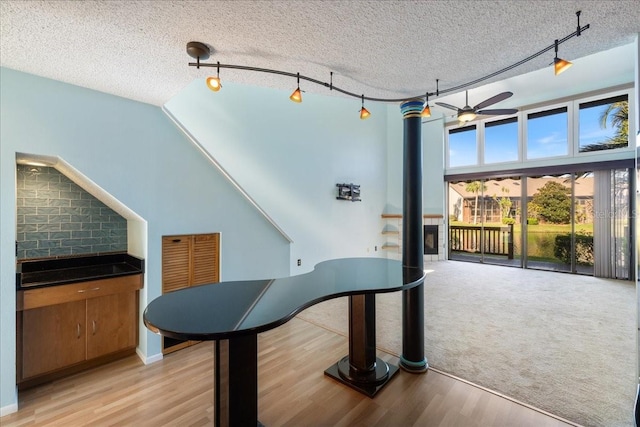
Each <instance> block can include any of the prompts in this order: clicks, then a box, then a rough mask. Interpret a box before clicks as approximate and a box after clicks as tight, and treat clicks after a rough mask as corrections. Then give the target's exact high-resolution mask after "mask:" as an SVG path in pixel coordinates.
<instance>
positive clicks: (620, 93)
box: [573, 89, 636, 158]
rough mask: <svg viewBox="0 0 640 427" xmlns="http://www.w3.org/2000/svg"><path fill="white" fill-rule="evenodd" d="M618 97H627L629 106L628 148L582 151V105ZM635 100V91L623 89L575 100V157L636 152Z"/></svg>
mask: <svg viewBox="0 0 640 427" xmlns="http://www.w3.org/2000/svg"><path fill="white" fill-rule="evenodd" d="M618 96H626V97H627V103H628V105H629V118H630V120H629V132H628V134H627V146H626V147H619V148H609V149H606V150H596V151H583V152H581V151H580V104H586V103H588V102H594V101H600V100H604V99H607V98H615V97H618ZM632 100H633V90H632V89H623V90H617V91H610V92H605V93H600V94H598V95H592V96H588V97H583V98H579V99H575V100H574V101H573V104H574V111H575V118H574V120H573V130H574V135H575V144H574V147H573V156H574V157H577V158H580V157H591V156H594V155H595V156H598V155H600V156H602V155H603V154H604V153H618V152H624V151H631V150H635V149H636V147H635V144H634V143H633V135H635V123H633V120H631V118H632V117H635V105H634V102H633V101H632Z"/></svg>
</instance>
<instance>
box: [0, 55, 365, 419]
mask: <svg viewBox="0 0 640 427" xmlns="http://www.w3.org/2000/svg"><path fill="white" fill-rule="evenodd" d="M225 89H226V88H225ZM0 93H1V94H2V96H1V97H0V102H1V104H0V106H1V115H0V123H2V126H1V127H0V132H1V133H0V190H1V204H0V325H1V329H0V408H7V407H11V406H12V405H15V404H16V402H17V395H16V390H15V375H16V371H15V353H16V343H15V256H14V240H15V236H16V217H15V215H16V205H15V200H16V190H15V187H16V152H22V153H31V154H38V155H48V156H59V157H60V158H62V159H63V160H65V161H66V162H67V163H69V164H70V165H71V166H73V167H74V168H76V169H77V170H78V171H79V172H81V173H82V174H84V175H86V176H87V177H88V178H89V179H91V180H92V181H93V182H94V183H96V184H97V185H98V186H100V187H101V188H102V189H104V190H105V191H106V192H108V193H110V194H111V195H113V196H114V197H115V198H116V199H118V200H119V201H120V202H122V203H123V204H124V205H126V206H128V207H129V208H130V209H131V210H133V211H134V212H136V213H137V214H138V215H140V216H141V217H143V218H144V219H145V220H146V221H147V223H148V229H147V231H146V232H147V235H148V247H147V253H148V255H147V263H146V267H147V274H146V279H147V284H146V288H145V290H144V292H143V294H142V298H146V299H147V301H150V300H152V299H153V298H155V297H157V296H158V295H159V294H160V290H161V288H160V279H161V237H162V236H163V235H168V234H181V233H202V232H210V231H219V232H221V233H222V253H221V271H222V279H223V280H234V279H242V278H264V277H280V276H286V275H287V274H288V273H289V258H290V255H289V243H288V242H287V241H286V239H284V238H283V237H282V236H281V235H280V234H279V233H278V232H277V231H276V230H275V229H274V228H273V227H272V226H271V225H270V224H269V223H268V222H267V221H265V219H264V218H263V217H262V216H261V215H260V214H259V213H258V212H257V211H256V210H255V208H253V206H251V205H250V204H249V203H248V202H247V201H246V200H245V199H244V198H243V197H241V196H240V195H239V194H238V192H237V191H236V190H235V189H234V188H233V187H232V186H231V185H229V184H228V182H227V181H226V180H225V179H224V178H222V176H221V174H220V173H219V172H218V171H217V170H216V169H215V168H213V167H212V166H211V164H210V163H209V161H208V160H207V159H205V157H204V156H203V155H202V154H201V153H200V152H199V151H198V150H197V149H196V148H195V147H194V146H193V145H192V144H191V142H190V141H188V139H187V138H185V137H184V136H183V134H182V133H181V132H179V131H178V130H177V128H176V127H175V125H174V124H173V123H172V122H171V121H170V120H169V119H168V118H167V117H166V115H165V114H164V113H163V112H162V111H161V109H160V108H158V107H155V106H151V105H147V104H142V103H139V102H134V101H130V100H127V99H123V98H119V97H115V96H111V95H106V94H103V93H99V92H95V91H91V90H88V89H84V88H80V87H77V86H72V85H68V84H65V83H61V82H57V81H52V80H48V79H43V78H40V77H35V76H32V75H28V74H24V73H20V72H17V71H13V70H9V69H6V68H1V69H0ZM354 109H355V110H357V106H356V107H354ZM230 126H231V125H230ZM301 127H304V126H302V125H301ZM254 160H255V159H254ZM330 168H331V167H329V169H330ZM299 169H304V167H303V166H300V167H299ZM294 172H295V170H294V171H290V174H291V179H293V180H295V179H296V177H295V174H294ZM333 179H334V178H333V177H331V180H333ZM288 196H289V197H294V196H295V195H291V194H290V195H288ZM314 197H319V196H317V195H315V196H314ZM300 219H301V222H304V220H305V218H304V217H301V218H300ZM304 224H307V223H306V222H304ZM138 234H144V233H138ZM140 343H141V346H142V345H144V343H148V346H147V348H141V351H142V353H143V354H146V355H147V356H149V355H156V354H158V353H159V352H160V339H159V337H157V336H155V335H153V334H151V333H149V332H147V336H145V337H141V339H140Z"/></svg>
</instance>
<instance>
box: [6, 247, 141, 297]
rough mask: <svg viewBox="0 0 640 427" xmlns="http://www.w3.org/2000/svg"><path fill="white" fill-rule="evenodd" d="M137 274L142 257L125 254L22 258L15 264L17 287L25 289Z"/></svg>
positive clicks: (139, 270)
mask: <svg viewBox="0 0 640 427" xmlns="http://www.w3.org/2000/svg"><path fill="white" fill-rule="evenodd" d="M140 273H144V260H143V259H140V258H136V257H134V256H132V255H129V254H127V253H112V254H104V255H88V256H80V257H68V258H56V259H43V260H33V261H21V262H18V263H17V265H16V287H17V289H18V290H25V289H33V288H40V287H46V286H56V285H66V284H70V283H77V282H84V281H87V280H98V279H108V278H111V277H119V276H127V275H131V274H140Z"/></svg>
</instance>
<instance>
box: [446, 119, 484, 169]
mask: <svg viewBox="0 0 640 427" xmlns="http://www.w3.org/2000/svg"><path fill="white" fill-rule="evenodd" d="M477 147H478V143H477V135H476V126H475V125H471V126H465V127H462V128H457V129H451V130H450V131H449V166H450V167H458V166H474V165H477V164H478V148H477Z"/></svg>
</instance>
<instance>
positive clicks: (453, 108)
mask: <svg viewBox="0 0 640 427" xmlns="http://www.w3.org/2000/svg"><path fill="white" fill-rule="evenodd" d="M436 105H439V106H441V107H444V108H448V109H450V110H454V111H458V110H459V108H458V107H454V106H453V105H451V104H447V103H444V102H436Z"/></svg>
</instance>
